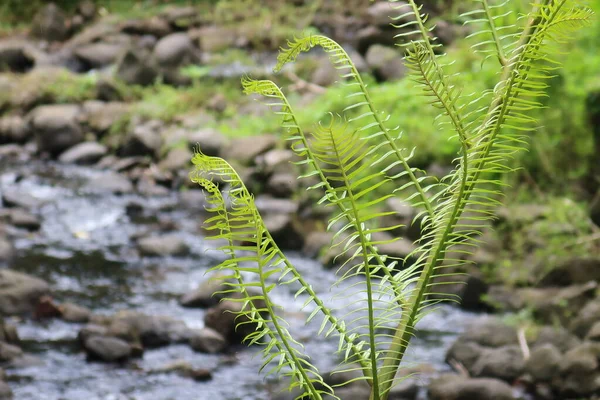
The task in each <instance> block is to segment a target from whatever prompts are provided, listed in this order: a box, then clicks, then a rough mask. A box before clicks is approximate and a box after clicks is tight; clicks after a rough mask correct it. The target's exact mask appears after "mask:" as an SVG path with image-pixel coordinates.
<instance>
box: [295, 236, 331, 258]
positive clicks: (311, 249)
mask: <svg viewBox="0 0 600 400" xmlns="http://www.w3.org/2000/svg"><path fill="white" fill-rule="evenodd" d="M332 239H333V233H332V232H323V231H312V232H310V233H309V234H308V235H307V236H306V237H305V238H304V246H303V247H302V254H304V255H305V256H307V257H310V258H317V257H318V256H319V255H320V254H321V253H322V252H323V250H324V249H327V248H329V247H330V246H331V241H332Z"/></svg>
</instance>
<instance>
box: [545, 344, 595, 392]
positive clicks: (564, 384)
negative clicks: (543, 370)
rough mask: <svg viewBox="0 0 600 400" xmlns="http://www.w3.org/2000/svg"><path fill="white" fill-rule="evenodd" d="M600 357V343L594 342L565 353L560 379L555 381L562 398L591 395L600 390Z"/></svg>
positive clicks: (561, 364)
mask: <svg viewBox="0 0 600 400" xmlns="http://www.w3.org/2000/svg"><path fill="white" fill-rule="evenodd" d="M599 357H600V343H592V342H588V343H584V344H582V345H580V346H577V347H575V348H573V349H571V350H569V351H568V352H567V353H565V354H564V356H563V357H562V359H561V363H560V375H559V376H560V380H559V381H558V382H555V386H556V387H557V389H558V391H559V392H560V393H561V394H562V396H563V397H562V398H573V397H584V396H590V395H592V394H594V393H598V392H599V391H600V373H599V371H598V369H599V365H600V364H599V362H598V359H599Z"/></svg>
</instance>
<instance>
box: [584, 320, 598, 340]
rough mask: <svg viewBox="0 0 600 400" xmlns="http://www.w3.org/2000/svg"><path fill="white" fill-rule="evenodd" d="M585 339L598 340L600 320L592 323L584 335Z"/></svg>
mask: <svg viewBox="0 0 600 400" xmlns="http://www.w3.org/2000/svg"><path fill="white" fill-rule="evenodd" d="M585 339H586V340H590V341H594V342H600V321H598V322H596V323H594V325H592V327H591V328H590V330H589V331H588V333H587V335H586V336H585Z"/></svg>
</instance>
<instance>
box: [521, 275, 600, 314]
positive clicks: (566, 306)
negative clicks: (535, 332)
mask: <svg viewBox="0 0 600 400" xmlns="http://www.w3.org/2000/svg"><path fill="white" fill-rule="evenodd" d="M597 286H598V284H597V283H596V282H588V283H587V284H583V285H572V286H568V287H566V288H544V289H536V288H523V289H518V290H517V291H516V295H517V296H519V297H521V298H522V302H523V304H525V305H526V306H528V307H531V308H532V309H533V314H534V316H535V317H536V318H538V319H539V320H540V321H542V322H545V323H552V322H554V321H557V320H558V321H562V322H563V323H566V322H567V321H569V320H571V317H572V316H573V315H574V314H576V313H577V311H579V310H581V309H582V308H583V306H584V305H585V304H586V303H587V302H588V301H589V300H591V299H592V298H594V296H595V292H596V288H597Z"/></svg>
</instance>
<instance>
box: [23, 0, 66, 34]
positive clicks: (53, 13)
mask: <svg viewBox="0 0 600 400" xmlns="http://www.w3.org/2000/svg"><path fill="white" fill-rule="evenodd" d="M31 33H32V35H34V36H35V37H37V38H40V39H44V40H48V41H61V40H64V39H66V37H67V35H68V33H69V29H68V26H67V18H66V15H65V14H64V13H63V11H62V10H61V9H60V8H58V7H57V6H56V4H54V3H50V4H48V5H47V6H45V7H43V8H41V9H40V10H39V11H38V12H37V14H36V15H35V16H34V17H33V21H32V22H31Z"/></svg>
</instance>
